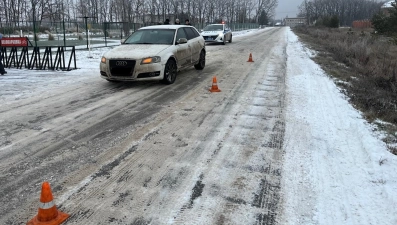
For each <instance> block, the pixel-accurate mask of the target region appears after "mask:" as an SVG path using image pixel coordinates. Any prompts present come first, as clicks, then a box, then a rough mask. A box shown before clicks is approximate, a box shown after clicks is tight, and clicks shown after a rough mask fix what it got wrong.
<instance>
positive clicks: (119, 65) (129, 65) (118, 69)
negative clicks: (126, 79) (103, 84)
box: [109, 59, 135, 76]
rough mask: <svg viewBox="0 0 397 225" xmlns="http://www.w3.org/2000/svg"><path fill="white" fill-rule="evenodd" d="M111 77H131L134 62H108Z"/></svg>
mask: <svg viewBox="0 0 397 225" xmlns="http://www.w3.org/2000/svg"><path fill="white" fill-rule="evenodd" d="M109 66H110V73H111V74H112V76H132V73H133V72H134V68H135V60H121V59H120V60H109Z"/></svg>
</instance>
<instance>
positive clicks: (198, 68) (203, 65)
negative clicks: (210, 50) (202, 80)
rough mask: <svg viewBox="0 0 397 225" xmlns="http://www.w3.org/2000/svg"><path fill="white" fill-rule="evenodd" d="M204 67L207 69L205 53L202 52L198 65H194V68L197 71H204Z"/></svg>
mask: <svg viewBox="0 0 397 225" xmlns="http://www.w3.org/2000/svg"><path fill="white" fill-rule="evenodd" d="M204 67H205V51H204V50H201V52H200V58H199V61H198V63H197V64H196V65H194V68H196V70H202V69H204Z"/></svg>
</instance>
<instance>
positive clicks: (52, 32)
mask: <svg viewBox="0 0 397 225" xmlns="http://www.w3.org/2000/svg"><path fill="white" fill-rule="evenodd" d="M155 24H157V23H150V22H147V23H128V22H105V23H91V22H89V21H83V22H70V21H61V22H40V23H39V22H37V21H36V22H29V21H23V22H20V21H17V22H15V21H14V22H7V23H5V22H0V32H1V33H2V34H3V36H5V37H28V38H29V40H30V43H31V44H32V46H36V47H40V46H76V48H77V49H78V48H80V49H81V48H87V49H88V48H95V47H106V46H112V45H119V44H120V40H121V39H123V38H126V37H128V36H129V35H130V34H132V33H133V32H134V31H135V30H137V29H139V28H141V27H144V26H150V25H155ZM206 25H207V24H193V26H194V27H196V28H197V29H198V30H199V31H200V30H202V29H203V28H204V27H205V26H206ZM228 25H229V27H230V28H231V29H232V31H240V30H247V29H257V28H259V25H258V24H256V23H229V24H228Z"/></svg>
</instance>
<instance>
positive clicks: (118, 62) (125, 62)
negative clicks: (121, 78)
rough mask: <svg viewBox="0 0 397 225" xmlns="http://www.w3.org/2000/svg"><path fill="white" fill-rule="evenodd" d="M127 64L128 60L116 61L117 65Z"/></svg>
mask: <svg viewBox="0 0 397 225" xmlns="http://www.w3.org/2000/svg"><path fill="white" fill-rule="evenodd" d="M126 65H127V61H117V62H116V66H126Z"/></svg>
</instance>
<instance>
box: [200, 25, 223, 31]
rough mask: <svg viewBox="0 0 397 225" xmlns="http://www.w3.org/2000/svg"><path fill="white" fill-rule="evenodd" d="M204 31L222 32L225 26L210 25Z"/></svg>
mask: <svg viewBox="0 0 397 225" xmlns="http://www.w3.org/2000/svg"><path fill="white" fill-rule="evenodd" d="M203 30H204V31H217V30H219V31H222V30H223V25H222V24H217V25H208V26H206V27H204V29H203Z"/></svg>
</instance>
